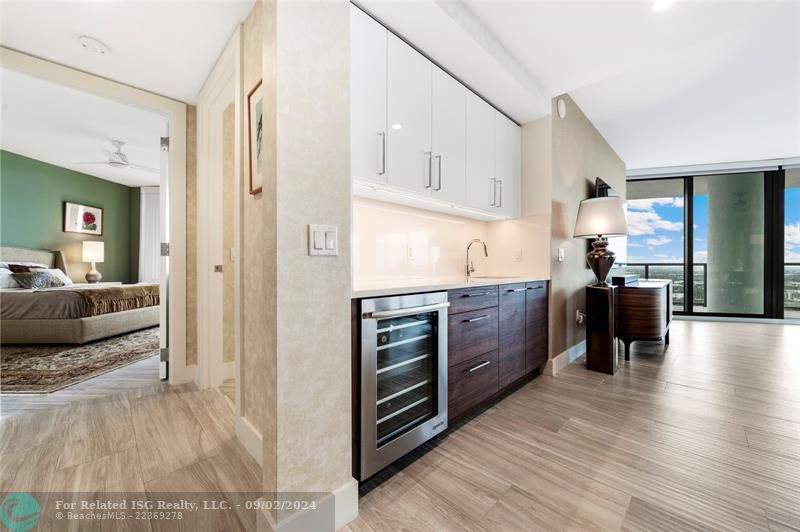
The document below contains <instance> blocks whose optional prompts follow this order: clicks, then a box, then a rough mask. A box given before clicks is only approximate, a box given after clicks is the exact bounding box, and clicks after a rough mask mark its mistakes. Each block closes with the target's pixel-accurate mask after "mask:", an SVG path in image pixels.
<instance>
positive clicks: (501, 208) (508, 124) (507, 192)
mask: <svg viewBox="0 0 800 532" xmlns="http://www.w3.org/2000/svg"><path fill="white" fill-rule="evenodd" d="M494 138H495V177H496V178H497V181H498V182H497V201H496V206H497V211H498V212H499V213H500V214H504V215H506V216H510V217H512V218H516V217H518V216H519V215H520V210H521V207H520V203H521V202H520V200H521V199H522V193H521V190H520V185H521V181H522V179H521V175H520V174H521V169H522V131H521V129H520V127H519V126H518V125H516V124H515V123H514V122H512V121H511V120H509V119H508V118H506V117H505V116H503V115H502V114H500V113H499V112H497V111H495V134H494Z"/></svg>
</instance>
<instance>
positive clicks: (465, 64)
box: [360, 0, 800, 168]
mask: <svg viewBox="0 0 800 532" xmlns="http://www.w3.org/2000/svg"><path fill="white" fill-rule="evenodd" d="M360 3H362V2H360ZM363 5H364V6H365V8H366V9H367V10H368V11H370V12H371V13H373V14H375V15H376V16H377V18H379V19H381V20H382V21H383V22H385V23H386V24H387V25H388V26H390V27H392V28H393V29H395V30H397V31H398V32H399V33H400V34H401V35H403V36H404V37H406V38H407V39H408V40H410V41H411V42H412V43H414V44H416V45H417V46H418V47H420V48H421V49H423V50H424V51H425V52H426V53H428V54H429V55H431V56H432V57H433V59H434V60H436V61H438V62H440V63H442V64H443V65H444V66H445V68H447V69H449V70H451V71H452V72H453V73H454V74H455V75H456V76H457V77H459V78H461V79H462V80H464V81H466V82H467V83H468V84H469V85H470V86H472V87H473V88H474V89H475V90H477V91H478V92H479V93H481V94H482V95H483V96H485V97H486V98H487V99H488V100H489V101H491V102H492V103H494V104H495V105H496V106H498V107H499V108H500V109H501V110H503V111H505V112H506V113H508V114H509V115H510V116H511V117H512V118H514V119H515V120H517V121H518V122H521V123H524V122H527V121H529V120H532V119H535V118H538V117H539V116H542V115H543V114H544V113H547V112H549V108H545V107H543V105H542V103H541V101H542V98H544V99H549V98H551V97H554V96H557V95H560V94H562V93H569V94H570V95H571V96H572V97H573V98H574V99H575V101H576V102H577V103H578V105H580V107H581V108H582V109H583V111H584V112H585V113H586V115H587V116H588V117H589V119H590V120H591V121H592V122H593V123H594V124H595V126H596V127H597V128H598V130H599V131H600V133H601V134H602V135H603V136H604V137H605V138H606V140H607V141H608V142H609V143H610V144H611V146H612V147H613V148H614V149H615V150H616V151H617V153H618V154H619V155H620V157H622V159H623V160H624V161H625V162H626V163H627V165H628V167H629V168H647V167H659V166H677V165H689V164H703V163H718V162H728V161H742V160H756V159H768V158H780V157H789V156H797V155H800V3H798V2H797V1H787V2H766V1H750V2H726V1H721V2H696V1H690V0H684V1H679V2H677V3H676V4H675V5H673V6H672V7H671V8H669V9H667V10H664V11H660V12H656V11H653V9H652V8H651V5H652V2H650V1H648V0H636V1H627V2H622V1H606V0H595V1H569V0H544V1H514V0H511V1H509V0H491V1H490V0H465V2H460V1H457V0H456V1H447V0H420V1H415V2H383V1H381V0H366V1H365V2H363ZM412 6H413V9H412V8H411V7H412ZM464 12H466V13H467V14H466V15H465V14H464ZM465 20H466V22H465ZM487 34H488V35H489V38H490V39H493V41H494V42H492V43H490V44H489V45H487V44H486V42H487V36H486V35H487ZM498 51H499V53H498ZM520 72H523V74H520ZM520 79H524V80H526V81H523V82H521V81H520ZM537 88H538V90H537Z"/></svg>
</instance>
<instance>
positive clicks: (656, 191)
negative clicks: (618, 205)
mask: <svg viewBox="0 0 800 532" xmlns="http://www.w3.org/2000/svg"><path fill="white" fill-rule="evenodd" d="M627 200H628V253H627V263H626V270H627V272H628V273H632V274H636V275H638V276H639V277H641V278H643V279H672V282H673V304H674V308H675V310H676V311H679V312H680V311H683V310H684V309H685V305H684V294H685V290H684V275H685V273H684V240H683V239H684V218H685V211H684V209H685V201H684V183H683V179H658V180H653V181H630V182H629V183H628V186H627Z"/></svg>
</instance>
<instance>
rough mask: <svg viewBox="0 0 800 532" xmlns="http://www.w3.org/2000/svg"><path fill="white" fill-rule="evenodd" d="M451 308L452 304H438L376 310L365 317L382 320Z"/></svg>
mask: <svg viewBox="0 0 800 532" xmlns="http://www.w3.org/2000/svg"><path fill="white" fill-rule="evenodd" d="M449 306H450V303H436V304H435V305H423V306H421V307H409V308H400V309H397V310H376V311H374V312H367V313H366V314H364V317H365V318H367V319H369V318H372V319H373V320H380V319H383V318H397V317H399V316H411V315H413V314H420V313H421V312H431V311H433V310H441V309H444V308H447V307H449Z"/></svg>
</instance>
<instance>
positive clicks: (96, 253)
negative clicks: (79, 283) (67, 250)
mask: <svg viewBox="0 0 800 532" xmlns="http://www.w3.org/2000/svg"><path fill="white" fill-rule="evenodd" d="M104 259H105V247H104V244H103V242H97V241H91V240H86V241H84V243H83V262H91V263H92V269H91V270H89V272H88V273H87V274H86V282H87V283H99V282H100V279H102V278H103V276H102V275H101V274H100V272H98V271H97V268H96V267H95V263H97V262H103V260H104Z"/></svg>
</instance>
